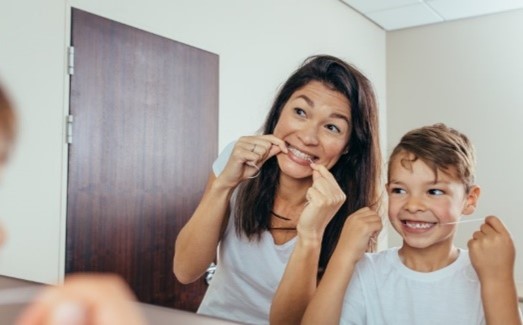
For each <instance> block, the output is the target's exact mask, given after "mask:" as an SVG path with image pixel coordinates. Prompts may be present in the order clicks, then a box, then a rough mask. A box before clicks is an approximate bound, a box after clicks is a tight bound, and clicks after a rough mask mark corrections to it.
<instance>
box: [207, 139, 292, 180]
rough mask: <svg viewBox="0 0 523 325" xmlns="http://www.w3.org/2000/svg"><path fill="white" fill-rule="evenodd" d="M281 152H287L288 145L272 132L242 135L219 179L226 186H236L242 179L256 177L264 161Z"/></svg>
mask: <svg viewBox="0 0 523 325" xmlns="http://www.w3.org/2000/svg"><path fill="white" fill-rule="evenodd" d="M280 152H284V153H287V152H288V151H287V146H286V145H285V142H284V141H283V140H281V139H279V138H277V137H275V136H274V135H272V134H266V135H260V136H245V137H241V138H240V139H238V141H237V142H236V144H235V145H234V149H233V151H232V153H231V157H230V158H229V161H228V162H227V164H226V165H225V168H224V170H223V171H222V173H221V174H220V175H219V176H218V178H217V180H218V181H220V182H222V183H223V184H225V185H226V186H230V187H236V186H237V185H238V184H239V183H241V182H242V181H244V180H246V179H248V178H253V177H255V176H256V175H257V174H258V172H259V170H260V168H261V166H262V165H263V163H265V162H266V161H267V160H268V159H269V158H271V157H273V156H275V155H277V154H279V153H280Z"/></svg>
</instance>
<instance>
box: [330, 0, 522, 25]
mask: <svg viewBox="0 0 523 325" xmlns="http://www.w3.org/2000/svg"><path fill="white" fill-rule="evenodd" d="M340 1H341V2H343V3H345V4H346V5H348V6H350V7H352V8H353V9H355V10H356V11H358V12H360V13H361V14H362V15H364V16H365V17H367V18H368V19H370V20H371V21H373V22H374V23H376V24H377V25H378V26H380V27H381V28H383V29H385V30H387V31H392V30H397V29H402V28H409V27H415V26H421V25H428V24H435V23H441V22H445V21H449V20H456V19H462V18H469V17H475V16H482V15H488V14H493V13H499V12H503V11H508V10H514V9H522V8H523V0H340Z"/></svg>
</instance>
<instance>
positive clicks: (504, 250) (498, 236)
mask: <svg viewBox="0 0 523 325" xmlns="http://www.w3.org/2000/svg"><path fill="white" fill-rule="evenodd" d="M468 248H469V255H470V260H471V262H472V265H473V266H474V269H475V270H476V273H477V274H478V277H479V279H480V281H481V282H482V283H483V281H484V280H485V279H498V280H501V279H508V280H511V281H512V279H513V273H514V261H515V257H516V250H515V248H514V243H513V242H512V238H511V236H510V233H509V232H508V230H507V229H506V228H505V226H504V225H503V223H502V222H501V220H499V219H498V218H496V217H494V216H489V217H487V218H485V223H484V224H482V225H481V227H480V229H479V230H478V231H476V232H475V233H474V234H473V235H472V239H471V240H469V242H468Z"/></svg>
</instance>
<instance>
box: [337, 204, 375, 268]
mask: <svg viewBox="0 0 523 325" xmlns="http://www.w3.org/2000/svg"><path fill="white" fill-rule="evenodd" d="M382 228H383V223H382V221H381V217H380V216H379V215H378V213H377V212H376V211H374V210H372V209H370V208H367V207H365V208H361V209H359V210H358V211H356V212H354V213H353V214H351V215H350V216H349V217H348V218H347V220H346V221H345V224H344V225H343V230H342V231H341V235H340V239H339V242H338V245H337V246H338V248H337V250H338V249H339V250H340V251H343V252H345V254H344V255H345V257H346V259H347V261H349V262H351V263H356V262H357V261H359V260H360V259H361V257H362V256H363V254H364V253H365V252H366V251H367V249H368V247H369V244H370V242H371V241H372V240H376V236H377V234H378V233H379V232H380V231H381V229H382Z"/></svg>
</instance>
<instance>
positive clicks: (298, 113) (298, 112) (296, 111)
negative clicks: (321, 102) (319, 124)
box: [294, 107, 305, 116]
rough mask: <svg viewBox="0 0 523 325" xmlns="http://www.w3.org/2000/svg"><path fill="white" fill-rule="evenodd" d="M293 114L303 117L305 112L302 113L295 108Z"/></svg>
mask: <svg viewBox="0 0 523 325" xmlns="http://www.w3.org/2000/svg"><path fill="white" fill-rule="evenodd" d="M294 112H295V113H296V114H297V115H299V116H305V111H304V110H303V109H301V108H299V107H296V108H295V109H294Z"/></svg>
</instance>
